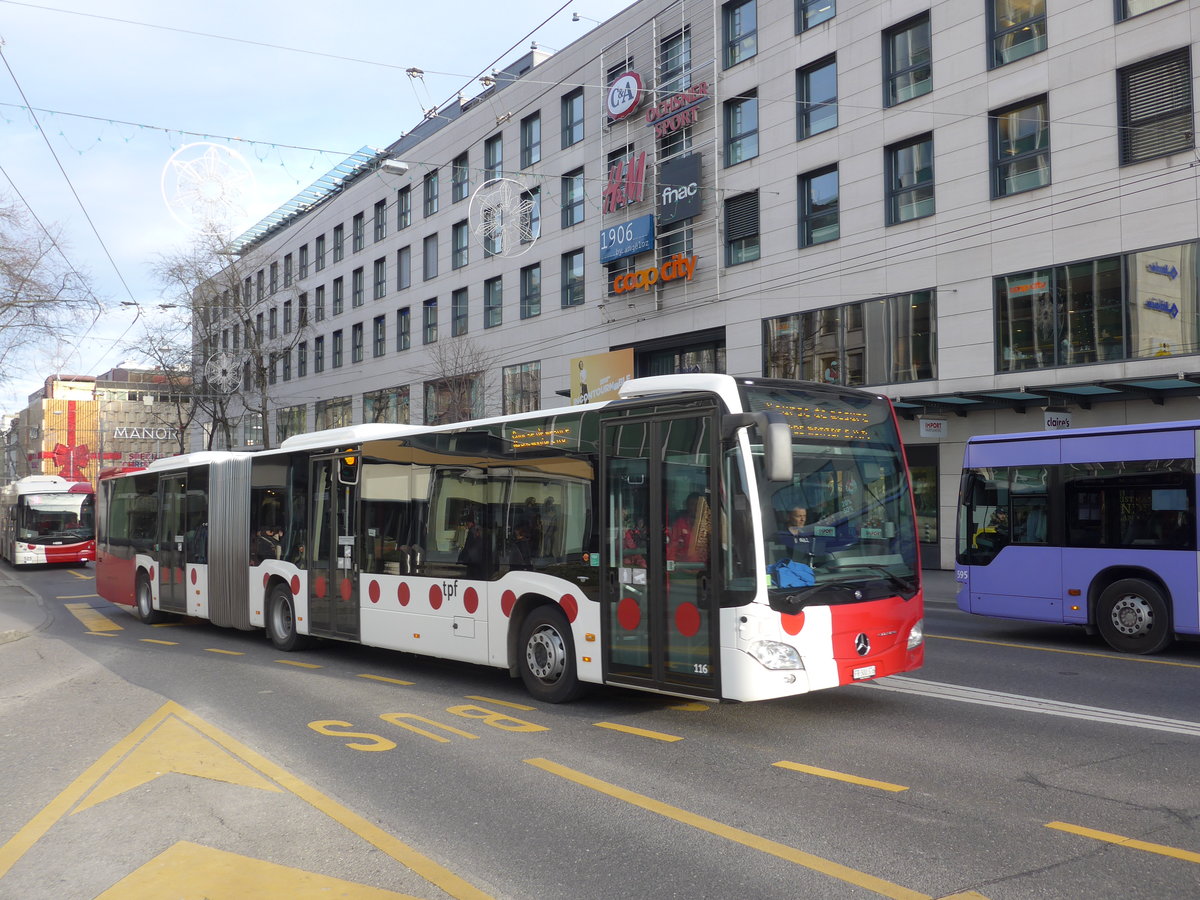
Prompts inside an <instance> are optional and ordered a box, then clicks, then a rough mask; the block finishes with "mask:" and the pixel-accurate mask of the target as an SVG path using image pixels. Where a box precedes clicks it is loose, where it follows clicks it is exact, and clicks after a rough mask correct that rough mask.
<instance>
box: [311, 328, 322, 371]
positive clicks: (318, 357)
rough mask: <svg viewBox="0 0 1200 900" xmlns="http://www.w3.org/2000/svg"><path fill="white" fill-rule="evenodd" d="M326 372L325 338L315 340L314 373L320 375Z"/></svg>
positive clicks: (319, 337)
mask: <svg viewBox="0 0 1200 900" xmlns="http://www.w3.org/2000/svg"><path fill="white" fill-rule="evenodd" d="M324 371H325V336H324V335H320V336H318V337H316V338H314V339H313V372H315V373H316V374H318V375H319V374H320V373H322V372H324Z"/></svg>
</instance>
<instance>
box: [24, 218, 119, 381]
mask: <svg viewBox="0 0 1200 900" xmlns="http://www.w3.org/2000/svg"><path fill="white" fill-rule="evenodd" d="M64 253H65V247H64V245H63V242H62V235H61V232H60V231H59V230H58V229H55V230H54V231H47V230H46V229H44V228H43V227H42V226H41V225H40V223H37V222H35V221H34V220H32V219H31V218H30V217H29V216H28V215H26V214H25V213H24V212H23V211H22V209H21V208H20V207H19V206H18V205H17V204H16V203H14V202H13V201H11V200H9V199H8V198H6V197H3V196H0V380H3V379H5V378H7V377H8V376H9V375H10V374H11V373H12V372H13V371H14V370H15V369H16V368H17V367H18V366H20V365H21V364H22V362H24V359H25V356H26V354H27V353H29V351H31V350H40V349H41V348H42V347H43V346H45V344H46V343H47V342H52V341H54V340H56V339H58V338H59V337H61V335H62V334H64V333H73V332H75V331H76V330H77V328H78V323H79V321H80V319H81V313H91V314H93V315H97V316H98V315H99V313H100V311H101V308H102V304H101V303H100V301H99V300H97V299H96V296H95V294H94V293H93V292H92V289H91V285H90V284H89V281H88V278H87V277H86V276H85V275H84V274H82V273H81V272H80V271H79V270H78V269H76V268H75V267H74V266H73V265H72V264H71V263H70V262H69V261H68V260H67V258H66V256H65V255H64ZM88 318H89V319H90V318H91V316H88Z"/></svg>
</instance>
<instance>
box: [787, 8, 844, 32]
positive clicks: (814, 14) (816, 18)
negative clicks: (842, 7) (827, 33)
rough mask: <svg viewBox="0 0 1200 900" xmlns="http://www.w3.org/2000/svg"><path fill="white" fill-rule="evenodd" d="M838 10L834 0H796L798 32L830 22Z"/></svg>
mask: <svg viewBox="0 0 1200 900" xmlns="http://www.w3.org/2000/svg"><path fill="white" fill-rule="evenodd" d="M836 12H837V4H836V3H834V0H796V34H799V33H800V32H802V31H808V29H810V28H812V27H813V26H814V25H820V24H821V23H822V22H828V21H829V20H830V19H832V18H833V16H834V14H835V13H836Z"/></svg>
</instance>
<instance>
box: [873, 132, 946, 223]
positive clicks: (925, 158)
mask: <svg viewBox="0 0 1200 900" xmlns="http://www.w3.org/2000/svg"><path fill="white" fill-rule="evenodd" d="M884 158H885V161H886V163H887V166H886V177H887V203H888V207H887V223H888V224H889V225H898V224H900V223H901V222H911V221H912V220H914V219H921V218H924V217H925V216H932V215H933V212H934V199H933V135H931V134H924V135H921V136H919V137H915V138H910V139H909V140H907V141H904V142H903V143H900V144H893V145H892V146H891V147H887V148H885V149H884Z"/></svg>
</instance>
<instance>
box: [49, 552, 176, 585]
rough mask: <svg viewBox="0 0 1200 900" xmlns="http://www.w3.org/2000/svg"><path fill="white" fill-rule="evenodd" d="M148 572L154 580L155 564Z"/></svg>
mask: <svg viewBox="0 0 1200 900" xmlns="http://www.w3.org/2000/svg"><path fill="white" fill-rule="evenodd" d="M29 549H30V550H32V549H33V548H32V547H30V548H29ZM147 574H148V575H149V576H150V580H151V581H153V580H154V566H151V567H150V571H149V572H148V573H147Z"/></svg>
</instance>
